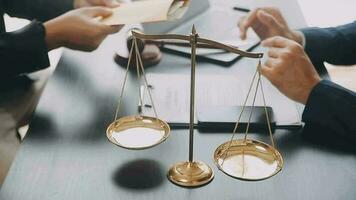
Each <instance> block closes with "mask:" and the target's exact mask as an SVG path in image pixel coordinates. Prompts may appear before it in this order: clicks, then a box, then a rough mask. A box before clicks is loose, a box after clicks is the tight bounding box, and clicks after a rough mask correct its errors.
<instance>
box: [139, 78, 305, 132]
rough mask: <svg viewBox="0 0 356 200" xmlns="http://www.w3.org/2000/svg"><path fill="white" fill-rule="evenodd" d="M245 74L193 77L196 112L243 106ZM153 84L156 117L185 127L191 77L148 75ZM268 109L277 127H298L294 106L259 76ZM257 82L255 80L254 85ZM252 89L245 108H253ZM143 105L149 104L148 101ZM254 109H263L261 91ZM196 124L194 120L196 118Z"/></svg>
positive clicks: (146, 112)
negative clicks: (270, 108)
mask: <svg viewBox="0 0 356 200" xmlns="http://www.w3.org/2000/svg"><path fill="white" fill-rule="evenodd" d="M251 78H252V77H250V76H246V75H244V76H243V77H242V76H237V75H236V76H234V75H228V74H221V75H214V74H203V75H197V76H196V102H195V105H196V109H197V110H199V107H201V106H203V107H204V106H205V107H206V106H242V105H243V102H244V100H245V97H246V95H247V93H248V88H249V84H250V81H251V80H250V79H251ZM147 79H148V82H149V84H150V85H152V89H151V92H152V96H153V101H154V104H155V107H156V109H157V114H158V117H159V118H161V119H163V120H165V121H166V122H168V123H170V125H172V126H185V125H187V124H188V122H189V106H190V101H189V100H190V75H189V74H147ZM261 79H262V81H263V89H264V92H265V98H266V103H267V106H270V107H272V109H273V112H274V116H275V119H276V125H277V126H300V125H301V117H300V114H299V112H298V109H297V104H296V103H295V102H294V101H292V100H290V99H288V98H287V97H286V96H284V95H283V94H282V93H280V92H279V91H278V90H277V89H276V88H275V87H274V86H273V85H272V84H271V83H270V82H269V81H268V80H266V79H265V78H264V77H261ZM256 83H257V79H256V82H255V84H256ZM255 86H256V85H254V87H253V89H252V91H251V94H250V98H249V100H248V101H247V106H251V105H252V99H253V93H254V91H255V90H254V89H255ZM147 95H148V94H147V92H146V91H145V95H144V96H145V98H144V102H143V105H151V102H150V100H149V98H147ZM255 105H256V106H263V105H264V104H263V98H262V95H261V92H260V90H259V91H258V93H257V97H256V102H255ZM142 113H143V114H144V115H148V116H154V113H153V110H152V107H150V106H144V107H143V110H142ZM236 116H238V113H236ZM195 123H197V120H196V119H195Z"/></svg>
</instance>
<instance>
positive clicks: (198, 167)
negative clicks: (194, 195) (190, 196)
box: [168, 161, 214, 187]
mask: <svg viewBox="0 0 356 200" xmlns="http://www.w3.org/2000/svg"><path fill="white" fill-rule="evenodd" d="M213 178H214V172H213V170H212V169H211V168H210V167H209V166H208V165H207V164H205V163H203V162H200V161H193V162H190V161H185V162H179V163H177V164H175V165H173V166H172V167H171V168H170V169H169V171H168V179H169V180H170V181H172V182H173V183H175V184H177V185H179V186H183V187H198V186H202V185H205V184H207V183H209V182H210V181H211V180H213Z"/></svg>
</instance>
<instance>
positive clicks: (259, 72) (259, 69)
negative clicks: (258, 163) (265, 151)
mask: <svg viewBox="0 0 356 200" xmlns="http://www.w3.org/2000/svg"><path fill="white" fill-rule="evenodd" d="M258 76H259V77H261V60H260V61H259V63H258ZM262 85H263V84H262V79H261V81H260V86H261V93H262V98H263V107H264V109H265V113H266V119H267V124H268V132H269V137H270V140H271V143H272V146H273V148H276V147H275V143H274V140H273V135H272V129H271V123H270V119H269V115H268V112H267V105H266V99H265V94H264V91H263V86H262Z"/></svg>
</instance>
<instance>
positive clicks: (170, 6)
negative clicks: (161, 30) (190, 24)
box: [101, 0, 188, 25]
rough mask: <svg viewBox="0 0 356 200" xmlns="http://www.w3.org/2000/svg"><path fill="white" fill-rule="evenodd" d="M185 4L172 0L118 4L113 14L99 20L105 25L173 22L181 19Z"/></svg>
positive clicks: (147, 0) (149, 0)
mask: <svg viewBox="0 0 356 200" xmlns="http://www.w3.org/2000/svg"><path fill="white" fill-rule="evenodd" d="M187 4H188V3H185V2H184V1H173V0H141V1H135V2H130V3H123V4H120V6H119V7H117V8H114V9H113V14H112V15H111V16H109V17H107V18H104V19H101V21H102V22H104V23H105V24H107V25H122V24H136V23H145V22H157V21H166V20H174V19H177V18H180V17H182V15H183V14H184V12H185V10H186V8H187Z"/></svg>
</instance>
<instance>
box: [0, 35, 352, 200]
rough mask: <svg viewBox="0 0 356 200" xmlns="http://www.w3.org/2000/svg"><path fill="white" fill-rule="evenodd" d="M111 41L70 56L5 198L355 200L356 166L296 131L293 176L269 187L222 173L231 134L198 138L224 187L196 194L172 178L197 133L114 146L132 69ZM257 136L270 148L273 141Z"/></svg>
mask: <svg viewBox="0 0 356 200" xmlns="http://www.w3.org/2000/svg"><path fill="white" fill-rule="evenodd" d="M110 40H111V39H109V41H107V42H105V44H103V46H102V47H101V48H100V49H99V50H97V51H95V52H93V53H82V52H77V51H69V50H66V51H65V52H64V55H63V57H62V59H61V61H60V64H59V66H58V67H57V70H56V72H55V74H54V76H53V77H52V78H51V80H50V81H49V83H48V85H47V87H46V89H45V91H44V93H43V96H42V98H41V100H40V103H39V105H38V108H37V110H36V113H35V116H34V119H33V122H32V124H31V128H30V131H29V134H28V136H27V138H26V140H25V142H24V143H23V144H22V146H21V148H20V150H19V153H18V155H17V156H16V159H15V161H14V163H13V165H12V167H11V169H10V172H9V174H8V176H7V178H6V180H5V182H4V184H3V187H2V189H1V191H0V199H1V200H12V199H14V200H15V199H16V200H17V199H21V200H28V199H34V200H38V199H51V200H56V199H86V200H88V199H172V200H173V199H313V200H314V199H354V198H355V196H356V190H355V189H354V183H356V173H354V166H356V159H355V156H354V155H353V154H346V153H340V152H335V151H331V150H327V149H324V148H321V147H318V146H315V145H311V144H309V143H306V142H305V141H303V140H302V138H301V137H300V134H298V131H293V130H277V131H276V132H275V134H274V136H275V141H276V142H277V145H278V148H279V150H280V152H281V153H282V154H283V156H284V159H285V166H284V169H283V170H282V172H281V173H279V174H278V175H276V176H274V177H272V178H270V179H267V180H265V181H259V182H245V181H240V180H235V179H232V178H230V177H228V176H226V175H224V174H223V173H221V172H220V171H218V169H217V168H216V167H215V165H214V164H213V160H212V156H213V152H214V150H215V148H216V147H217V146H218V145H220V144H221V143H223V142H225V141H226V140H228V139H229V136H230V134H223V133H199V132H196V134H195V158H196V159H198V160H202V161H204V162H206V163H208V164H209V165H210V166H211V167H212V168H213V170H214V172H215V178H214V180H213V181H212V182H211V183H210V184H208V185H206V186H204V187H200V188H195V189H185V188H181V187H178V186H176V185H174V184H172V183H170V182H169V181H168V180H167V179H166V173H167V170H168V168H169V167H170V166H171V165H172V164H174V163H176V162H178V161H182V160H186V159H187V158H188V151H187V149H188V131H187V130H173V131H172V134H171V136H170V138H168V140H167V141H166V142H164V143H163V144H161V145H159V146H157V147H155V148H152V149H148V150H144V151H129V150H124V149H120V148H118V147H116V146H114V145H112V144H110V143H109V142H108V141H107V139H106V137H105V129H106V126H107V125H108V124H109V123H110V122H111V120H112V119H113V118H114V109H115V106H116V101H117V99H118V93H119V91H120V87H121V84H122V80H123V77H124V69H123V68H120V67H118V66H117V65H116V64H115V63H114V62H113V60H112V56H113V52H114V50H115V45H112V44H114V43H115V42H113V41H112V40H111V41H110ZM252 64H253V65H255V61H253V60H251V59H243V60H241V61H239V62H238V63H236V65H234V66H232V67H229V68H220V67H216V66H214V65H212V64H208V63H199V65H198V67H199V70H200V72H201V73H221V74H223V73H234V72H236V70H237V69H238V68H239V67H241V66H248V65H252ZM148 71H151V72H160V73H188V72H189V61H188V60H187V59H185V58H180V57H177V56H174V55H169V54H165V55H164V56H163V60H162V62H161V63H160V64H159V66H156V67H154V68H151V69H149V70H148ZM134 76H135V74H134V73H132V74H130V76H129V83H130V84H128V88H127V90H126V91H127V93H126V96H125V98H124V105H125V106H124V108H125V109H124V111H123V114H124V115H125V114H132V113H134V112H135V110H136V103H137V94H136V92H134V91H133V89H134V86H135V84H134V83H135V78H134ZM251 136H252V137H255V138H259V139H261V140H263V141H267V142H268V137H267V136H264V135H254V134H252V135H251Z"/></svg>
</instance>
